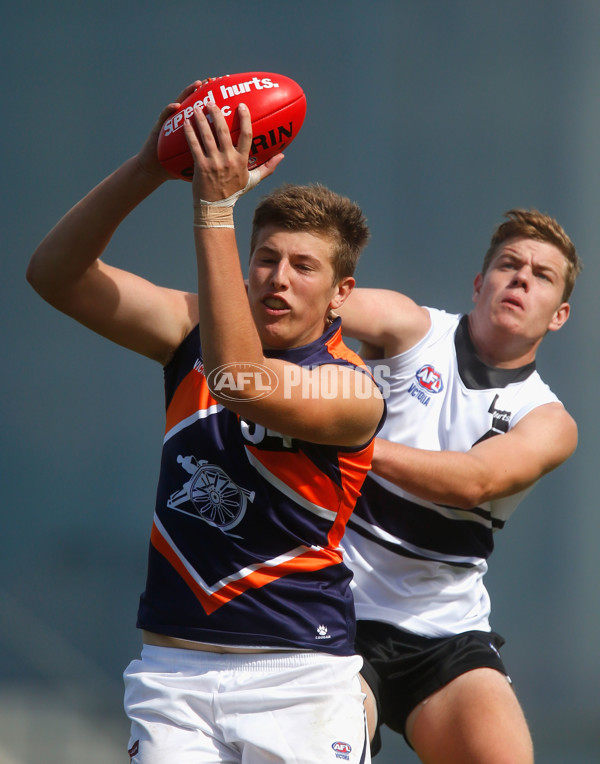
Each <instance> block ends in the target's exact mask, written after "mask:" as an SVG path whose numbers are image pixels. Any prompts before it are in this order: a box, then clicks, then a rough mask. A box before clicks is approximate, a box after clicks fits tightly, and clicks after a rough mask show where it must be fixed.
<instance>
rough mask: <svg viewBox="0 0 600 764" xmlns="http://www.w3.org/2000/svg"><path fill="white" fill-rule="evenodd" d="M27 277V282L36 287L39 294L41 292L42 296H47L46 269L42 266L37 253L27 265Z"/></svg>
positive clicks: (33, 287)
mask: <svg viewBox="0 0 600 764" xmlns="http://www.w3.org/2000/svg"><path fill="white" fill-rule="evenodd" d="M25 278H26V279H27V283H28V284H29V286H31V287H32V289H35V291H36V292H37V293H38V294H40V295H41V296H42V297H45V294H44V291H45V290H44V269H43V268H42V267H41V265H40V262H39V259H38V258H37V257H36V254H35V253H34V254H33V256H32V258H31V260H30V261H29V264H28V265H27V270H26V271H25Z"/></svg>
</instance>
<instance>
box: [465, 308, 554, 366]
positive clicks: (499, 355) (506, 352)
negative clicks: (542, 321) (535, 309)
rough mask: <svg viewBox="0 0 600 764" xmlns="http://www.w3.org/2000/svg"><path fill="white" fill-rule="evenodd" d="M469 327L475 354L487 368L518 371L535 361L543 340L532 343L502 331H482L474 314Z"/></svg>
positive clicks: (470, 317)
mask: <svg viewBox="0 0 600 764" xmlns="http://www.w3.org/2000/svg"><path fill="white" fill-rule="evenodd" d="M468 327H469V337H470V338H471V342H472V343H473V347H474V348H475V352H476V353H477V356H478V357H479V359H480V360H481V361H483V363H485V364H486V365H487V366H493V367H495V368H498V369H518V368H519V367H521V366H525V365H527V364H528V363H532V362H533V361H535V356H536V352H537V349H538V346H539V344H540V342H541V339H539V340H537V341H536V342H534V343H532V342H529V341H527V340H525V339H523V337H519V336H517V335H515V334H511V333H509V332H507V331H503V330H502V329H496V330H495V331H494V330H493V329H488V331H480V327H479V326H478V324H477V321H476V320H475V319H474V317H473V313H470V314H469V323H468Z"/></svg>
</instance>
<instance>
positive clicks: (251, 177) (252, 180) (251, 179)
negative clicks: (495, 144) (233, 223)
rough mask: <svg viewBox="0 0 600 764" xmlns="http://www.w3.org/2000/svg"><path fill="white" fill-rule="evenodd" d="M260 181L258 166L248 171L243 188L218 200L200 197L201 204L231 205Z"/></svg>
mask: <svg viewBox="0 0 600 764" xmlns="http://www.w3.org/2000/svg"><path fill="white" fill-rule="evenodd" d="M259 183H260V170H259V169H258V168H255V169H254V170H250V172H249V173H248V182H247V183H246V185H245V186H244V188H241V189H240V190H239V191H236V192H235V194H231V196H228V197H227V199H219V201H218V202H207V201H206V200H205V199H200V202H199V203H200V204H201V205H206V206H207V207H233V205H234V204H235V203H236V202H237V200H238V199H239V198H240V196H243V194H245V193H246V191H250V190H251V189H253V188H254V187H255V186H258V184H259ZM197 206H198V205H196V204H195V205H194V207H197Z"/></svg>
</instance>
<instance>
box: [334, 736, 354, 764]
mask: <svg viewBox="0 0 600 764" xmlns="http://www.w3.org/2000/svg"><path fill="white" fill-rule="evenodd" d="M331 747H332V748H333V750H334V751H335V758H336V759H346V761H348V760H349V759H350V753H351V752H352V746H351V745H350V743H344V742H342V741H341V740H336V741H335V743H332V744H331Z"/></svg>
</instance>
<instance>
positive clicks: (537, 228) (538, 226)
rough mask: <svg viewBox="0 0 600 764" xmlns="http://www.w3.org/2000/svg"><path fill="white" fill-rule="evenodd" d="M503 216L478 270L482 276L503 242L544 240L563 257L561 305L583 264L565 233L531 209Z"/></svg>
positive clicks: (548, 217) (550, 218)
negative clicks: (564, 263)
mask: <svg viewBox="0 0 600 764" xmlns="http://www.w3.org/2000/svg"><path fill="white" fill-rule="evenodd" d="M504 217H505V218H508V219H507V220H506V221H504V223H500V225H499V226H497V228H496V229H495V231H494V233H493V235H492V239H491V242H490V246H489V249H488V251H487V252H486V253H485V257H484V259H483V265H482V267H481V273H482V275H485V273H486V271H487V270H488V268H489V267H490V263H491V262H492V259H493V257H494V255H495V254H496V252H497V251H498V250H499V248H500V246H501V245H502V244H504V242H505V241H508V240H509V239H516V238H523V239H535V240H536V241H545V242H547V243H548V244H553V245H554V246H555V247H556V248H557V249H558V250H559V251H560V252H562V254H563V255H564V257H565V261H566V269H565V288H564V291H563V296H562V299H563V302H566V301H567V300H568V299H569V297H570V296H571V293H572V292H573V287H574V286H575V280H576V279H577V276H579V274H580V273H581V269H582V268H583V264H582V262H581V260H580V258H579V255H578V254H577V251H576V249H575V245H574V244H573V242H572V241H571V239H570V238H569V237H568V236H567V234H566V233H565V230H564V228H563V227H562V226H561V225H560V224H559V223H558V222H557V221H556V220H555V219H554V218H553V217H550V215H546V214H544V213H543V212H539V211H538V210H534V209H530V210H524V209H512V210H508V212H505V213H504Z"/></svg>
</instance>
